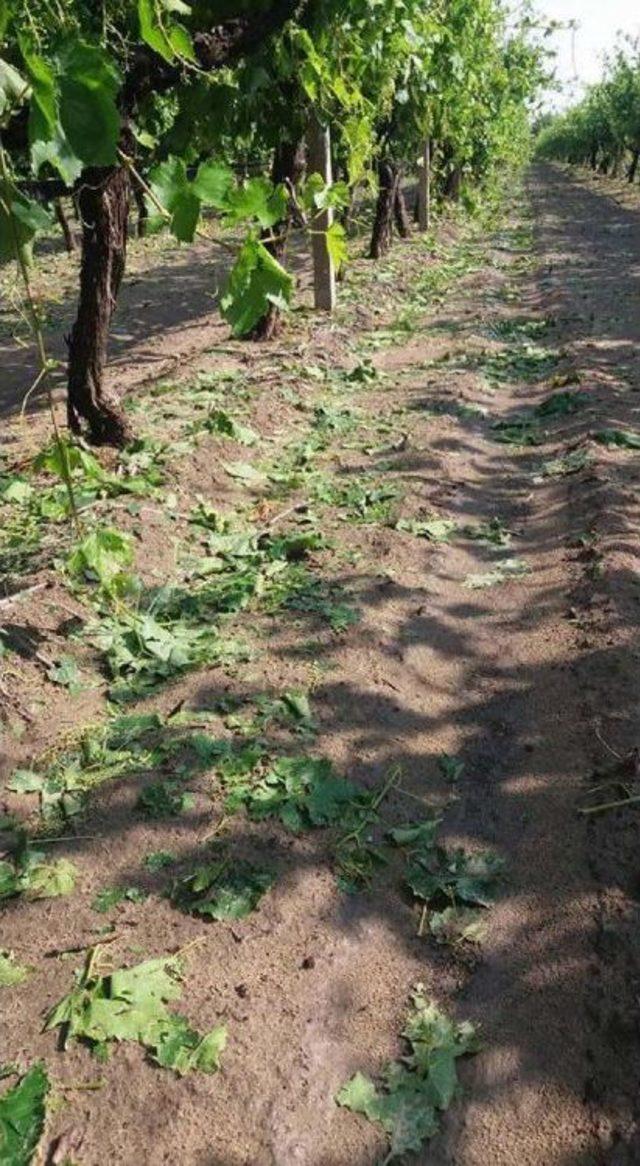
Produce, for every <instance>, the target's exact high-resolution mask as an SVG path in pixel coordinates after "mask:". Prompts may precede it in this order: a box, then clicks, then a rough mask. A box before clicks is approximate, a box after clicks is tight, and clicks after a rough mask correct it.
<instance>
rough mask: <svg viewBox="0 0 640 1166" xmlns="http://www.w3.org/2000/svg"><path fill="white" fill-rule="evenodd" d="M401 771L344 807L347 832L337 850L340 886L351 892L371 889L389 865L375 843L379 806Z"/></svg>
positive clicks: (395, 771) (396, 771)
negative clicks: (384, 868) (380, 870)
mask: <svg viewBox="0 0 640 1166" xmlns="http://www.w3.org/2000/svg"><path fill="white" fill-rule="evenodd" d="M399 776H400V771H399V770H398V769H394V770H393V771H392V772H391V774H390V775H389V777H388V778H387V780H386V781H385V783H384V785H383V786H382V788H381V789H379V790H362V791H361V793H360V794H359V796H358V797H357V798H356V799H354V800H353V802H351V803H350V804H349V805H347V806H346V807H345V810H344V814H343V817H342V825H343V828H344V829H345V832H344V833H343V834H341V836H340V838H339V839H338V842H337V845H336V851H335V860H336V868H337V873H338V886H339V887H340V888H341V890H343V891H347V892H348V893H352V892H354V891H359V890H361V889H362V888H363V887H368V886H370V884H371V881H372V879H373V877H374V875H375V874H376V873H377V871H378V870H379V869H380V867H381V866H384V865H385V863H386V862H387V856H386V854H385V851H384V849H383V847H382V846H381V845H380V844H379V843H378V842H377V841H376V840H375V838H374V830H375V829H376V828H377V827H378V826H379V824H380V806H381V805H382V803H383V801H384V799H385V798H386V797H387V796H388V794H389V793H390V791H391V790H392V789H393V787H394V786H395V785H397V782H398V779H399Z"/></svg>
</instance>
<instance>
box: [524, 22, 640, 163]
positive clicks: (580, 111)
mask: <svg viewBox="0 0 640 1166" xmlns="http://www.w3.org/2000/svg"><path fill="white" fill-rule="evenodd" d="M538 152H539V154H540V156H541V157H543V158H550V159H555V160H557V161H561V162H569V163H571V164H573V165H578V166H590V167H591V169H592V170H594V171H596V172H597V173H599V174H608V175H610V176H611V177H613V178H618V177H621V176H622V175H623V174H624V175H625V177H626V178H627V179H628V181H629V182H634V181H635V179H636V175H637V173H638V163H639V162H640V42H638V41H637V40H632V39H630V38H626V39H624V40H622V41H621V43H620V44H619V45H618V48H617V50H616V52H615V53H614V54H613V55H612V56H611V57H609V58H608V59H607V61H606V66H605V73H604V76H603V79H602V81H600V82H598V84H597V85H592V86H590V88H589V89H588V91H587V93H586V95H585V96H584V98H583V99H582V101H580V102H579V103H578V104H577V105H575V106H572V108H571V109H569V110H567V111H566V112H565V113H562V114H559V115H557V116H555V117H549V118H546V119H545V120H544V122H543V123H542V125H541V127H540V136H539V140H538Z"/></svg>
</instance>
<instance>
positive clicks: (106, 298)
mask: <svg viewBox="0 0 640 1166" xmlns="http://www.w3.org/2000/svg"><path fill="white" fill-rule="evenodd" d="M130 195H131V184H130V179H129V172H128V170H127V169H126V167H123V166H109V167H101V168H90V169H87V170H85V171H84V173H83V175H82V178H81V182H80V189H79V195H78V200H79V207H80V216H81V219H82V264H81V268H80V298H79V301H78V311H77V315H76V320H75V323H74V325H73V328H72V330H71V335H70V337H69V341H68V343H69V372H68V398H67V414H68V421H69V428H70V429H71V431H72V432H73V433H81V432H83V430H86V435H87V437H88V439H89V440H90V441H91V442H93V443H94V444H95V445H114V446H119V447H121V446H123V445H126V444H127V442H128V441H130V440H131V438H132V430H131V427H130V425H129V422H128V420H127V418H126V416H125V414H124V412H123V410H122V407H121V406H120V404H119V402H118V400H117V398H116V397H115V396H114V395H113V394H112V393H109V392H107V391H106V390H105V387H104V368H105V363H106V356H107V340H108V336H109V325H110V323H111V317H112V315H113V312H114V309H115V306H116V300H117V297H118V292H119V290H120V284H121V282H122V276H123V275H124V269H125V257H126V248H127V224H128V218H129V202H130Z"/></svg>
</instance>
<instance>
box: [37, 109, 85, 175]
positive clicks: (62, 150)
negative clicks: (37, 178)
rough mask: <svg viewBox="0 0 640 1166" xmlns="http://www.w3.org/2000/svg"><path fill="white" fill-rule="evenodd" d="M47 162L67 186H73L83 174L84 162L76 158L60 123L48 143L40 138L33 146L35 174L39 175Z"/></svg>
mask: <svg viewBox="0 0 640 1166" xmlns="http://www.w3.org/2000/svg"><path fill="white" fill-rule="evenodd" d="M47 162H48V163H49V165H50V166H53V167H54V169H55V170H57V171H58V174H59V175H60V177H61V179H62V181H63V182H65V183H66V185H67V186H73V183H74V182H75V181H76V179H77V178H79V177H80V175H81V173H82V162H81V161H80V159H79V158H76V155H75V154H74V152H73V150H72V149H71V147H70V145H69V143H68V141H67V139H66V137H65V135H64V133H63V131H62V127H61V126H60V124H59V123H58V124H57V125H56V128H55V131H54V134H53V136H52V137H51V138H49V139H48V140H46V141H45V140H43V139H42V138H39V139H38V140H37V141H34V142H33V144H32V146H31V165H32V167H33V171H34V173H35V174H39V172H40V170H41V169H42V167H43V166H44V165H45V163H47Z"/></svg>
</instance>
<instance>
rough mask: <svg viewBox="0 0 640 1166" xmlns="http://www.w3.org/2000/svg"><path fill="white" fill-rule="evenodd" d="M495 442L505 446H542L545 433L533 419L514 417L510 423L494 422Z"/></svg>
mask: <svg viewBox="0 0 640 1166" xmlns="http://www.w3.org/2000/svg"><path fill="white" fill-rule="evenodd" d="M491 428H492V430H493V434H494V440H495V441H500V442H502V444H503V445H541V444H542V442H543V441H544V436H545V435H544V433H543V432H542V431H541V430H540V426H539V424H538V422H537V420H536V419H535V418H533V417H513V418H511V420H509V421H494V423H493V425H492V426H491Z"/></svg>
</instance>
